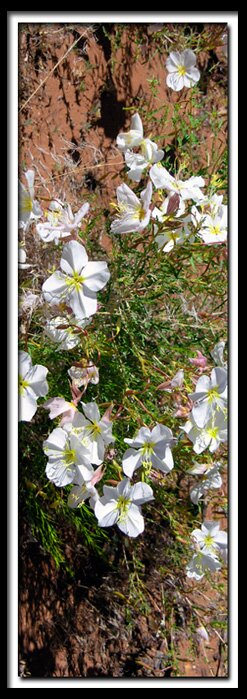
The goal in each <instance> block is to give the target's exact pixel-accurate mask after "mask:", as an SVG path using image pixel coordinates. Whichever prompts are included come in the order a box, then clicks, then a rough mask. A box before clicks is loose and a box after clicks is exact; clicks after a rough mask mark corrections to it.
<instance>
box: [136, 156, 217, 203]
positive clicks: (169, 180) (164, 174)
mask: <svg viewBox="0 0 247 699" xmlns="http://www.w3.org/2000/svg"><path fill="white" fill-rule="evenodd" d="M149 174H150V178H151V180H152V182H153V184H154V186H155V187H156V188H157V189H165V190H166V191H167V192H173V193H177V194H179V196H180V197H181V199H182V200H183V201H186V200H187V199H192V200H193V201H195V202H197V201H201V200H202V199H203V198H204V195H203V193H202V191H201V189H200V187H204V185H205V181H204V179H203V177H200V176H199V177H195V176H192V177H189V179H188V180H184V181H183V180H180V179H178V178H176V177H173V176H172V175H170V173H169V172H168V170H166V168H165V167H163V165H161V164H160V163H157V164H155V165H152V167H151V169H150V173H149Z"/></svg>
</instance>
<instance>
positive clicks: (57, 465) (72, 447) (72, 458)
mask: <svg viewBox="0 0 247 699" xmlns="http://www.w3.org/2000/svg"><path fill="white" fill-rule="evenodd" d="M43 448H44V452H45V454H46V456H48V462H47V465H46V475H47V478H48V479H49V480H50V481H52V483H54V484H55V485H56V486H57V487H58V488H63V487H64V486H65V485H68V484H69V483H72V482H73V480H74V477H75V474H76V466H77V465H79V464H80V465H84V466H89V465H90V459H89V458H88V457H89V451H88V449H87V447H86V446H85V445H84V444H82V443H81V441H80V440H79V439H78V437H77V436H76V435H75V434H70V433H68V432H67V431H66V430H64V429H62V427H56V428H55V429H54V430H53V431H52V432H51V434H50V435H49V437H48V439H46V440H45V441H44V443H43Z"/></svg>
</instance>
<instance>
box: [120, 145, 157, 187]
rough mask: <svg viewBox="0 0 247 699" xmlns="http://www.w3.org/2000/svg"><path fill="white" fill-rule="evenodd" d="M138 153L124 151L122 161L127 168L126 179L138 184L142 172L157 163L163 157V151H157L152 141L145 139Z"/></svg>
mask: <svg viewBox="0 0 247 699" xmlns="http://www.w3.org/2000/svg"><path fill="white" fill-rule="evenodd" d="M140 151H141V152H140V153H133V151H130V150H126V152H125V154H124V159H125V162H126V165H127V167H128V168H129V171H128V173H127V174H128V177H129V178H130V180H132V181H133V182H140V180H141V177H142V174H143V171H144V170H146V168H148V167H149V166H150V165H153V163H159V162H160V160H162V158H163V157H164V151H163V150H161V149H159V148H158V146H157V144H156V143H155V142H154V141H151V140H150V138H145V139H143V141H141V143H140Z"/></svg>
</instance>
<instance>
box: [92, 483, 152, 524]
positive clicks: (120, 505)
mask: <svg viewBox="0 0 247 699" xmlns="http://www.w3.org/2000/svg"><path fill="white" fill-rule="evenodd" d="M103 493H104V495H103V497H102V498H99V500H97V501H96V503H95V506H94V513H95V515H96V517H97V519H98V524H99V526H100V527H111V526H112V525H113V524H117V526H118V527H119V529H120V530H121V531H122V532H124V534H127V536H131V537H136V536H138V534H141V533H142V532H143V530H144V519H143V516H142V513H141V507H140V505H142V504H143V503H145V502H149V501H150V500H153V491H152V488H150V486H149V485H147V483H141V482H139V483H136V484H135V485H132V486H131V485H130V481H129V478H124V479H123V480H122V481H121V482H120V483H119V484H118V485H117V487H116V488H112V487H110V486H106V485H104V487H103Z"/></svg>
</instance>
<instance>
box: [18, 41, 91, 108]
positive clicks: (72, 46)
mask: <svg viewBox="0 0 247 699" xmlns="http://www.w3.org/2000/svg"><path fill="white" fill-rule="evenodd" d="M90 29H91V30H92V29H93V27H88V29H87V30H86V31H85V32H83V33H82V34H80V36H78V37H77V39H76V40H75V41H73V44H71V46H69V48H68V50H67V51H66V53H65V54H64V55H63V56H62V57H61V58H60V59H59V61H57V63H56V64H55V66H54V67H53V68H52V70H50V72H49V73H48V75H47V76H46V77H45V78H44V80H42V81H41V83H40V84H39V85H38V87H36V90H34V92H32V94H31V95H30V97H28V99H27V100H26V102H24V104H23V105H22V106H21V107H20V109H19V112H22V110H23V109H25V107H26V106H27V104H29V102H30V100H31V99H32V98H33V97H34V95H36V94H37V92H38V91H39V90H40V88H41V87H43V85H45V83H46V82H47V80H49V78H50V77H51V75H53V73H54V71H55V70H56V68H58V66H59V65H60V64H61V63H62V62H63V61H64V59H65V58H66V57H67V56H68V54H69V53H70V51H72V49H73V48H74V47H75V46H76V44H78V41H80V39H82V38H83V37H84V36H86V35H87V31H88V30H90Z"/></svg>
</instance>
